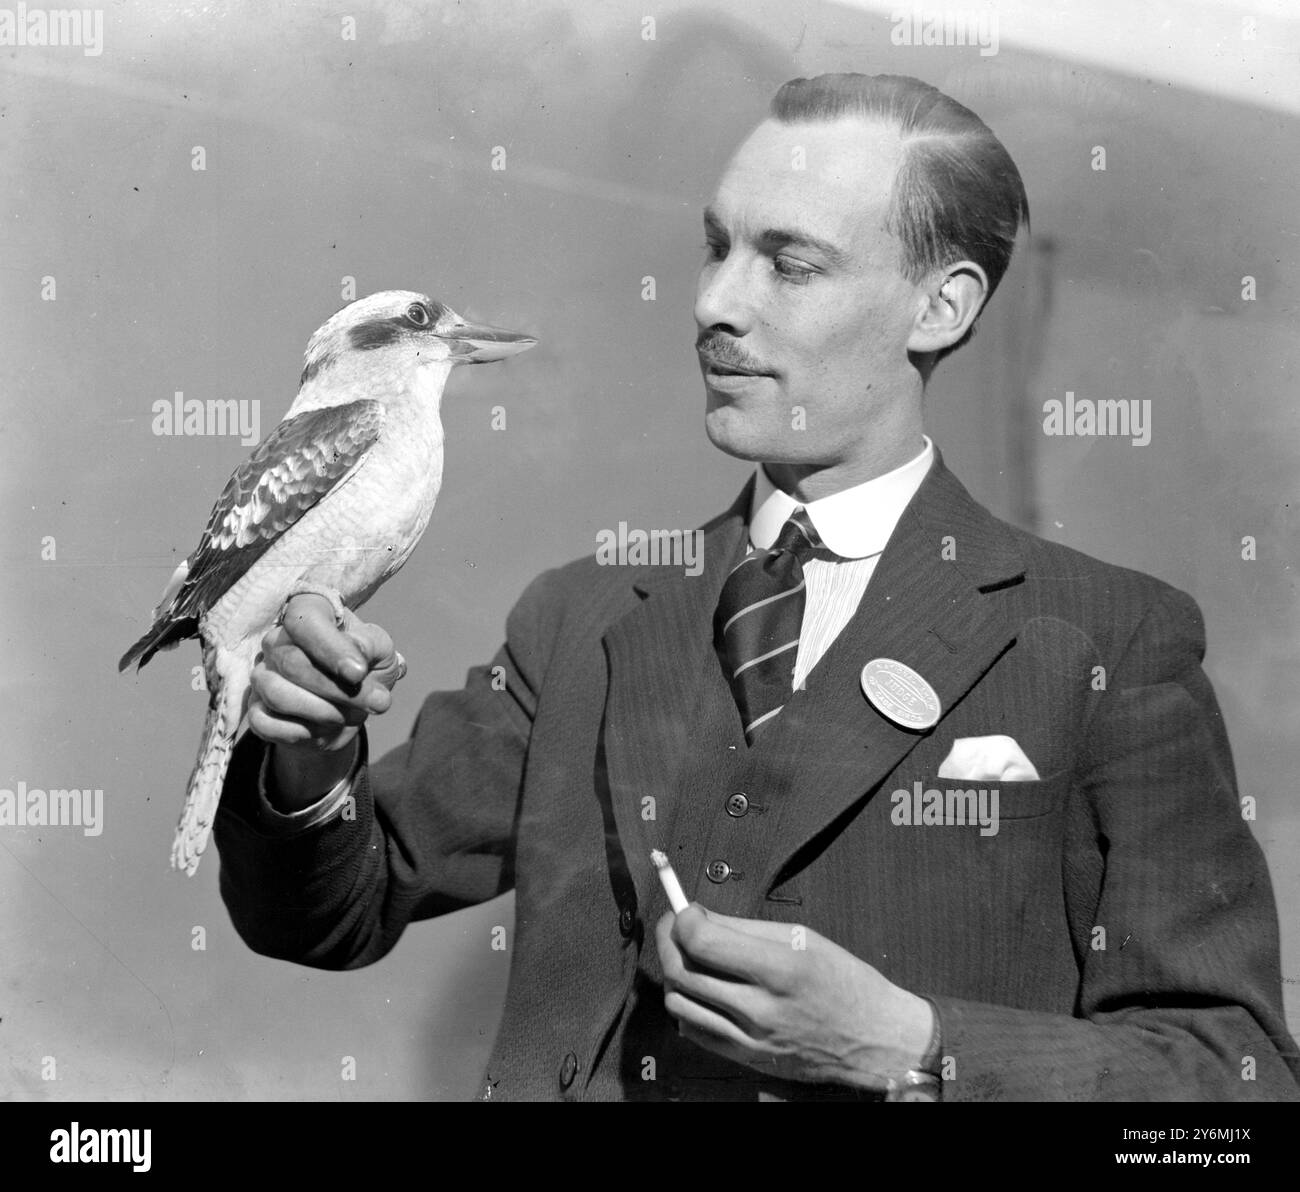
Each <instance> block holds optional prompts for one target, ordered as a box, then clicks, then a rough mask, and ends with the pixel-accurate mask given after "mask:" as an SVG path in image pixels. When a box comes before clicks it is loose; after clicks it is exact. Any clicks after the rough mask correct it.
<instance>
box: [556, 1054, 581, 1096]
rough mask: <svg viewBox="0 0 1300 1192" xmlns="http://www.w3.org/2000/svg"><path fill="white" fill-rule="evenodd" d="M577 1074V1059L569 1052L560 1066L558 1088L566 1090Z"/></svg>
mask: <svg viewBox="0 0 1300 1192" xmlns="http://www.w3.org/2000/svg"><path fill="white" fill-rule="evenodd" d="M577 1074H578V1057H577V1056H576V1055H574V1054H573V1052H569V1054H568V1055H566V1056H565V1057H564V1062H563V1063H562V1064H561V1065H560V1088H562V1089H567V1088H568V1087H569V1085H571V1084H572V1083H573V1078H574V1077H575V1076H577Z"/></svg>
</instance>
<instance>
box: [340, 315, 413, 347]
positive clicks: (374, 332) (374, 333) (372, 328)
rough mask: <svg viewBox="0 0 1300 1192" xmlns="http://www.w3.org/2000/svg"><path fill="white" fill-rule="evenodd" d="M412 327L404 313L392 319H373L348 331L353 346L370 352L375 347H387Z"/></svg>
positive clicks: (349, 340)
mask: <svg viewBox="0 0 1300 1192" xmlns="http://www.w3.org/2000/svg"><path fill="white" fill-rule="evenodd" d="M410 329H411V325H410V323H408V322H407V321H406V318H405V316H403V315H398V316H396V317H395V318H391V319H372V320H371V321H370V322H368V323H361V324H359V325H358V326H356V327H353V328H352V330H351V331H349V332H348V342H349V343H350V344H351V345H352V347H354V348H357V349H359V350H361V351H363V352H368V351H370V350H372V349H373V348H383V347H387V346H388V345H389V344H391V343H394V342H396V341H397V339H398V338H399V337H400V336H401V335H403V334H404V333H406V332H407V331H409V330H410Z"/></svg>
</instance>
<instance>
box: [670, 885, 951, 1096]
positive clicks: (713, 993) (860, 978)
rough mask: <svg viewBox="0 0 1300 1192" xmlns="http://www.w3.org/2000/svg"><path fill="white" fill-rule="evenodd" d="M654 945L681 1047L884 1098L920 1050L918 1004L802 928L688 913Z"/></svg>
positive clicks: (922, 1017) (922, 1028)
mask: <svg viewBox="0 0 1300 1192" xmlns="http://www.w3.org/2000/svg"><path fill="white" fill-rule="evenodd" d="M656 939H657V942H658V945H659V958H660V961H661V962H662V965H663V972H664V995H665V996H664V1006H665V1008H666V1009H667V1010H668V1012H669V1013H670V1014H671V1015H673V1017H674V1018H676V1019H677V1022H678V1029H679V1030H680V1031H681V1033H682V1035H683V1036H684V1037H685V1038H687V1039H690V1040H691V1041H692V1042H694V1043H697V1044H699V1046H701V1047H704V1048H707V1049H708V1050H709V1051H713V1052H716V1053H717V1054H718V1055H721V1056H724V1057H726V1058H727V1059H730V1060H735V1061H736V1062H737V1063H742V1064H748V1065H749V1066H750V1067H752V1068H756V1069H757V1070H758V1071H760V1072H763V1073H765V1074H767V1075H769V1076H778V1077H782V1078H784V1079H787V1080H802V1081H810V1082H834V1083H836V1084H848V1085H854V1086H857V1087H859V1088H871V1089H883V1088H885V1087H886V1084H887V1081H888V1079H889V1078H890V1077H896V1076H900V1075H902V1073H904V1072H906V1071H907V1070H908V1069H909V1068H916V1067H919V1065H920V1063H921V1061H922V1059H923V1057H924V1053H925V1050H926V1047H927V1046H928V1045H929V1042H930V1032H931V1029H932V1027H933V1024H934V1014H933V1011H932V1010H931V1009H930V1005H929V1003H928V1002H926V1000H925V999H924V998H920V997H917V996H916V995H915V994H911V993H908V992H907V991H906V990H905V989H900V988H899V987H898V986H897V985H894V984H892V983H891V982H889V981H887V980H886V979H885V978H884V977H883V976H881V974H880V973H879V972H878V971H877V970H876V969H874V968H872V967H871V965H869V964H867V963H866V962H865V961H862V960H859V959H858V958H857V957H856V956H853V955H852V954H851V953H849V952H846V951H845V950H844V949H843V948H841V947H840V946H839V945H838V944H833V943H831V941H830V940H828V939H826V937H825V936H821V935H818V934H817V933H816V932H815V931H810V930H809V929H807V928H805V927H796V926H792V925H791V924H788V923H769V922H764V921H761V920H756V919H736V918H732V917H731V916H730V915H719V914H715V913H714V912H712V911H706V910H705V909H704V908H703V907H701V906H699V905H698V904H696V903H692V904H691V905H690V906H689V907H687V909H686V910H684V911H682V912H681V914H679V915H673V914H672V913H671V912H670V913H668V914H666V915H664V917H663V918H662V919H660V920H659V925H658V927H657V928H656Z"/></svg>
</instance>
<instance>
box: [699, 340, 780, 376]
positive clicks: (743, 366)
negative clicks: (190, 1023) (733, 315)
mask: <svg viewBox="0 0 1300 1192" xmlns="http://www.w3.org/2000/svg"><path fill="white" fill-rule="evenodd" d="M695 350H696V351H697V352H699V353H700V354H701V355H703V356H707V357H708V358H709V360H711V361H713V362H715V363H717V364H720V365H722V366H723V367H724V368H735V369H740V370H742V371H744V372H752V373H768V372H770V371H771V370H770V369H767V368H765V367H764V366H763V363H762V361H760V360H756V359H755V358H754V357H753V356H751V355H749V353H748V352H745V351H743V350H742V349H741V348H740V346H739V345H738V344H737V343H736V341H735V340H734V339H730V338H729V337H727V336H725V335H723V334H722V333H721V332H720V331H701V332H700V334H699V335H698V336H696V338H695Z"/></svg>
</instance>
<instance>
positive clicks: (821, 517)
mask: <svg viewBox="0 0 1300 1192" xmlns="http://www.w3.org/2000/svg"><path fill="white" fill-rule="evenodd" d="M922 438H923V440H924V443H925V446H924V447H922V449H921V453H920V454H919V455H917V456H915V457H914V458H913V459H910V460H909V461H908V462H907V463H905V464H903V465H902V466H901V467H898V468H895V469H894V470H893V471H892V472H886V473H885V474H884V475H883V476H877V477H876V478H875V479H874V480H868V481H865V482H864V483H862V484H855V485H854V486H853V487H852V488H846V489H842V490H841V491H840V492H837V493H832V494H831V496H829V497H822V498H821V499H820V500H816V501H809V502H808V504H806V505H804V506H803V508H804V509H805V510H807V512H808V517H809V519H810V520H811V521H812V524H813V526H814V528H815V529H816V530H817V533H818V534H819V535H820V536H821V540H822V542H823V543H824V544H825V546H826V549H827V550H828V551H830V552H832V553H833V554H835V555H838V556H839V557H838V558H836V559H824V558H814V559H809V560H808V562H806V563H805V564H804V565H803V577H804V583H805V585H806V594H805V597H804V610H803V626H802V628H801V630H800V633H799V652H798V656H797V657H796V659H795V666H794V687H795V688H798V687H800V686H802V684H803V682H804V680H805V679H806V678H807V677H808V674H809V672H810V671H811V670H812V668H813V667H814V666H816V665H817V663H818V662H819V661H820V660H821V657H822V655H823V654H825V653H826V651H827V650H829V649H830V647H831V643H832V642H833V641H834V640H835V639H836V638H837V637H838V636H839V635H840V631H841V630H842V629H843V628H844V626H845V625H847V624H848V623H849V620H850V619H851V618H852V616H853V614H854V613H855V612H856V611H857V608H858V605H859V604H860V603H861V602H862V596H863V593H865V592H866V590H867V584H869V583H870V582H871V576H872V573H873V572H874V571H875V570H876V563H877V561H878V560H879V559H880V554H881V552H882V551H883V550H884V549H885V544H886V543H887V542H888V541H889V537H890V535H891V534H893V532H894V527H895V526H897V525H898V519H899V518H900V517H902V516H903V510H904V509H906V508H907V503H908V502H909V501H910V500H911V499H912V498H913V497H914V496H915V495H916V490H917V489H918V488H920V487H921V482H922V481H923V480H924V479H925V477H926V474H927V473H928V472H929V471H930V465H931V464H933V463H934V444H933V443H931V442H930V440H929V438H928V437H925V436H922ZM798 508H800V504H799V502H798V501H796V500H795V499H794V498H793V497H792V496H790V495H789V494H788V493H785V492H782V491H781V490H780V489H779V488H777V487H776V485H774V484H773V483H772V481H771V480H770V479H769V478H768V475H767V471H766V470H765V469H764V468H763V467H762V466H761V465H760V466H759V469H758V474H757V476H756V477H755V482H754V495H753V498H752V500H751V502H750V507H749V547H750V550H751V551H752V550H755V549H757V550H768V549H770V548H771V546H772V543H774V542H775V541H776V537H777V535H778V534H779V533H780V532H781V527H782V526H783V525H784V524H785V523H786V520H787V519H788V518H789V517H790V515H791V514H792V513H794V511H795V510H796V509H798Z"/></svg>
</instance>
